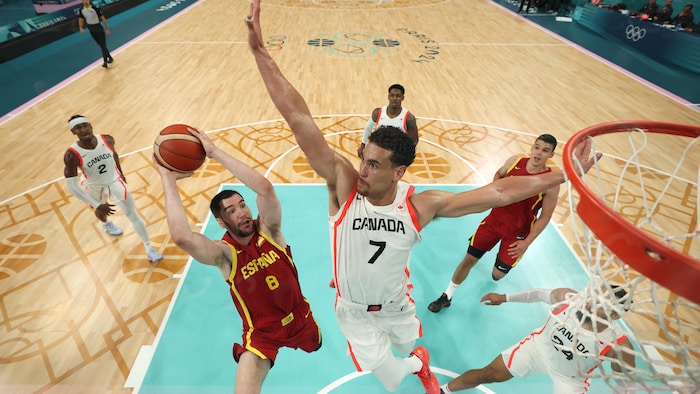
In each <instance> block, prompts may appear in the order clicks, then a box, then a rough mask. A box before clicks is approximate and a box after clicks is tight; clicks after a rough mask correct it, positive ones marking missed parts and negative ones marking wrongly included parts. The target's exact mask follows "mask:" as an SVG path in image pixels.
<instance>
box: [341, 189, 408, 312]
mask: <svg viewBox="0 0 700 394" xmlns="http://www.w3.org/2000/svg"><path fill="white" fill-rule="evenodd" d="M411 194H413V186H412V185H409V184H407V183H405V182H399V183H398V186H397V191H396V197H395V198H394V201H393V202H392V203H391V204H389V205H386V206H374V205H372V204H371V203H370V202H369V201H367V198H365V197H364V196H361V195H359V194H357V185H355V188H354V189H353V191H352V193H350V197H348V199H347V201H345V203H344V204H343V205H342V206H341V207H340V210H339V211H338V213H336V214H335V215H333V216H330V217H329V226H330V234H331V254H332V258H333V275H334V277H335V281H336V291H337V295H339V296H340V297H342V298H344V299H346V300H348V301H352V302H354V303H358V304H367V305H385V304H389V303H392V302H401V301H402V300H403V299H404V297H405V295H406V294H407V292H408V290H407V286H408V283H409V282H408V275H409V274H408V264H409V261H410V258H411V249H412V247H413V245H415V244H417V243H419V242H420V241H421V236H420V224H419V223H418V219H417V216H416V213H415V211H414V209H413V206H412V205H411V204H410V202H409V201H408V198H409V197H410V196H411Z"/></svg>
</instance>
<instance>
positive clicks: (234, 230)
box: [224, 220, 255, 238]
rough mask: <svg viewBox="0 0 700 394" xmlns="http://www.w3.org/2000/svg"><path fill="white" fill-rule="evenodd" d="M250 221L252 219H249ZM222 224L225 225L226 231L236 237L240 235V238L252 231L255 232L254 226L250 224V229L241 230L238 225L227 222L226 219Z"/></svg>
mask: <svg viewBox="0 0 700 394" xmlns="http://www.w3.org/2000/svg"><path fill="white" fill-rule="evenodd" d="M250 223H252V221H250ZM224 224H225V225H226V230H228V232H230V233H231V234H233V235H235V236H237V237H240V238H245V237H247V236H249V235H251V234H253V232H255V227H254V226H250V230H242V229H240V228H239V227H237V226H234V225H233V224H231V223H228V222H227V221H226V220H224Z"/></svg>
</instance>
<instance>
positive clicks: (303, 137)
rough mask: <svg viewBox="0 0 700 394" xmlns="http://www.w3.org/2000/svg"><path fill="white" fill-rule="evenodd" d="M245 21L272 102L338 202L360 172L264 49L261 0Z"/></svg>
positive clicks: (343, 198) (349, 189)
mask: <svg viewBox="0 0 700 394" xmlns="http://www.w3.org/2000/svg"><path fill="white" fill-rule="evenodd" d="M245 22H246V25H247V27H248V44H249V46H250V51H251V53H252V54H253V56H254V57H255V63H256V64H257V66H258V71H259V72H260V76H261V77H262V79H263V82H264V83H265V87H266V88H267V92H268V94H269V95H270V98H271V99H272V102H273V103H274V104H275V107H277V110H278V111H280V113H281V114H282V116H283V117H284V119H285V120H286V121H287V123H288V124H289V127H290V128H291V129H292V132H293V133H294V138H296V140H297V143H298V144H299V147H300V148H301V150H302V151H303V152H304V155H305V156H306V159H307V160H308V161H309V164H310V165H311V167H312V168H313V169H314V171H315V172H316V173H317V174H319V175H320V176H321V177H322V178H323V179H325V180H326V183H327V184H328V188H329V192H330V193H331V194H333V195H334V196H333V197H332V198H333V199H335V200H336V201H335V202H336V205H337V204H338V203H339V202H342V201H344V200H345V199H346V198H347V196H349V195H350V192H351V190H352V188H353V187H354V185H355V183H356V182H357V179H358V174H357V171H355V169H354V168H353V165H352V164H351V163H350V161H348V160H347V159H346V158H344V157H342V156H340V155H338V154H336V153H335V152H334V151H333V150H332V149H331V148H330V147H329V146H328V144H327V143H326V140H325V139H324V137H323V134H322V133H321V130H320V129H319V128H318V126H317V125H316V123H314V120H313V118H312V116H311V112H310V111H309V107H308V105H307V104H306V101H304V98H303V97H302V96H301V94H299V92H298V91H297V90H296V88H294V86H292V84H291V83H290V82H289V81H288V80H287V79H286V78H285V76H284V75H283V74H282V71H281V70H280V69H279V67H278V66H277V64H276V63H275V61H274V60H273V59H272V57H271V56H270V54H269V53H268V52H267V49H265V45H264V44H263V41H262V33H261V28H260V0H253V1H251V3H250V14H249V15H248V17H246V19H245ZM331 209H332V207H331Z"/></svg>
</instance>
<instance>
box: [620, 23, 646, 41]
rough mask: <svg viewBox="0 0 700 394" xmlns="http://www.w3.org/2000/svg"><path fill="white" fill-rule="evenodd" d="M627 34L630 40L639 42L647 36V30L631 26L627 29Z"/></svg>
mask: <svg viewBox="0 0 700 394" xmlns="http://www.w3.org/2000/svg"><path fill="white" fill-rule="evenodd" d="M625 34H626V35H627V39H628V40H632V41H639V40H641V39H642V38H644V36H646V35H647V29H645V28H643V27H639V26H635V25H633V24H629V25H627V27H626V28H625Z"/></svg>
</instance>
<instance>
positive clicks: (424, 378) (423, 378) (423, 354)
mask: <svg viewBox="0 0 700 394" xmlns="http://www.w3.org/2000/svg"><path fill="white" fill-rule="evenodd" d="M411 356H416V357H418V359H419V360H420V361H421V362H422V363H423V368H421V369H420V371H418V372H414V373H413V374H414V375H418V379H420V382H421V383H422V384H423V388H424V389H425V392H426V394H440V383H438V380H437V377H436V376H435V374H434V373H433V371H431V370H430V354H428V349H426V348H424V347H423V346H418V347H417V348H415V349H413V351H412V352H411Z"/></svg>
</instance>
